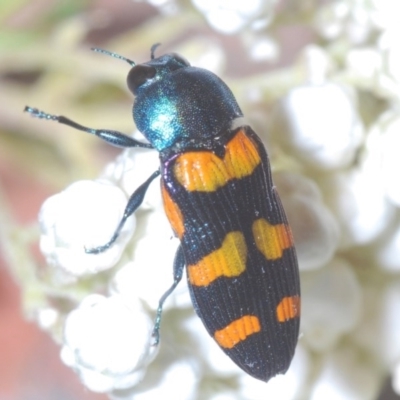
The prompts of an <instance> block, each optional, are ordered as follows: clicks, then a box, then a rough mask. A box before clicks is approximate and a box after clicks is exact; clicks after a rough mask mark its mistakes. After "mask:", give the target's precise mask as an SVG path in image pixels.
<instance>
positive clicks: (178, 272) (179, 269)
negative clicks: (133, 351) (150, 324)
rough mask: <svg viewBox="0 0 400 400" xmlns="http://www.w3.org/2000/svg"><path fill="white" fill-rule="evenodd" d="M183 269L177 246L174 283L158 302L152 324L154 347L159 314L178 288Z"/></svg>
mask: <svg viewBox="0 0 400 400" xmlns="http://www.w3.org/2000/svg"><path fill="white" fill-rule="evenodd" d="M184 267H185V257H184V255H183V250H182V245H179V247H178V250H177V251H176V254H175V259H174V282H173V284H172V285H171V287H170V288H169V289H168V290H167V291H166V292H165V293H164V294H163V295H162V297H161V298H160V301H159V302H158V308H157V315H156V319H155V322H154V328H153V335H152V336H153V337H154V346H157V345H158V343H159V341H160V324H161V314H162V308H163V305H164V302H165V300H167V298H168V297H169V295H170V294H171V293H172V292H173V291H174V290H175V288H176V287H177V286H178V283H179V282H180V281H181V279H182V275H183V268H184Z"/></svg>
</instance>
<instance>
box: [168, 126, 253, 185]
mask: <svg viewBox="0 0 400 400" xmlns="http://www.w3.org/2000/svg"><path fill="white" fill-rule="evenodd" d="M260 162H261V158H260V155H259V153H258V151H257V148H256V146H255V144H254V143H253V141H252V140H251V139H250V138H249V137H248V136H247V135H246V133H245V132H244V131H243V130H241V131H239V132H238V133H237V134H236V135H235V136H234V137H233V139H232V140H231V141H230V142H228V144H227V145H226V147H225V155H224V158H223V159H221V158H219V157H218V156H216V155H215V154H214V153H213V152H211V151H193V152H186V153H183V154H181V155H180V156H179V157H178V158H177V160H176V162H175V165H174V175H175V177H176V179H177V180H178V182H179V183H180V184H181V185H182V186H183V187H184V188H185V189H186V190H188V191H190V192H193V191H200V192H212V191H214V190H216V189H218V188H219V187H222V186H224V185H226V183H227V182H228V181H229V180H231V179H234V178H237V179H240V178H243V177H245V176H249V175H251V174H252V172H253V171H254V169H255V168H256V167H257V165H258V164H260Z"/></svg>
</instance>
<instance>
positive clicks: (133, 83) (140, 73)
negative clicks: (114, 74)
mask: <svg viewBox="0 0 400 400" xmlns="http://www.w3.org/2000/svg"><path fill="white" fill-rule="evenodd" d="M155 74H156V69H155V68H154V67H150V66H148V65H144V64H141V65H136V66H134V67H133V68H132V69H131V70H130V71H129V73H128V77H127V78H126V81H127V84H128V88H129V90H130V91H131V92H132V93H133V94H135V93H136V90H137V89H138V87H139V86H141V85H143V84H144V83H145V82H146V81H147V80H148V79H151V78H153V77H154V76H155Z"/></svg>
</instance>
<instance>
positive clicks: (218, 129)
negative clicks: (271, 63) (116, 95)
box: [128, 54, 242, 151]
mask: <svg viewBox="0 0 400 400" xmlns="http://www.w3.org/2000/svg"><path fill="white" fill-rule="evenodd" d="M135 68H142V69H143V70H144V71H145V72H144V73H143V74H144V75H146V79H145V80H144V81H143V82H141V81H140V84H138V85H136V86H135V89H134V94H135V95H136V98H135V102H134V105H133V118H134V120H135V123H136V126H137V128H138V129H139V131H140V132H141V133H142V134H143V135H144V136H145V137H146V138H147V139H148V140H149V141H150V143H151V144H152V145H153V146H154V147H155V148H156V149H157V150H158V151H162V150H165V149H168V148H170V147H171V146H177V147H178V148H182V149H184V148H188V147H194V148H195V147H197V146H201V144H202V142H204V141H205V140H207V139H211V138H213V137H218V136H219V135H222V134H223V133H225V132H226V131H228V130H229V128H230V126H231V124H232V121H233V120H234V119H235V118H238V117H241V116H242V112H241V110H240V108H239V106H238V104H237V103H236V100H235V98H234V97H233V94H232V92H231V91H230V89H229V88H228V87H227V86H226V85H225V83H224V82H223V81H222V80H221V79H220V78H218V77H217V76H216V75H214V74H213V73H212V72H210V71H207V70H205V69H202V68H195V67H191V66H190V65H189V64H188V63H187V62H186V61H185V60H184V59H182V58H181V57H180V56H177V55H175V54H166V55H163V56H162V57H159V58H156V59H153V60H151V61H149V62H148V63H145V64H141V65H138V66H135V67H133V68H132V71H131V72H135ZM149 71H150V73H149ZM135 75H138V74H137V73H136V74H135ZM147 75H149V76H151V77H150V78H147ZM152 75H153V76H152ZM135 78H136V77H135ZM128 84H129V76H128Z"/></svg>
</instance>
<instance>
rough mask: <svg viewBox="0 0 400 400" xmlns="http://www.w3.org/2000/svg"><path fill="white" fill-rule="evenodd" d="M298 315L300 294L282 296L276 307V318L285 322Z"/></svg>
mask: <svg viewBox="0 0 400 400" xmlns="http://www.w3.org/2000/svg"><path fill="white" fill-rule="evenodd" d="M299 316H300V296H297V295H296V296H290V297H284V298H283V299H282V300H281V301H280V303H279V304H278V307H276V318H277V320H278V321H279V322H286V321H288V320H290V319H293V318H296V317H299Z"/></svg>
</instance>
